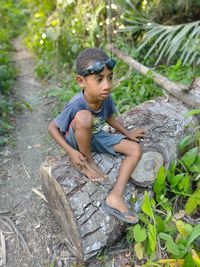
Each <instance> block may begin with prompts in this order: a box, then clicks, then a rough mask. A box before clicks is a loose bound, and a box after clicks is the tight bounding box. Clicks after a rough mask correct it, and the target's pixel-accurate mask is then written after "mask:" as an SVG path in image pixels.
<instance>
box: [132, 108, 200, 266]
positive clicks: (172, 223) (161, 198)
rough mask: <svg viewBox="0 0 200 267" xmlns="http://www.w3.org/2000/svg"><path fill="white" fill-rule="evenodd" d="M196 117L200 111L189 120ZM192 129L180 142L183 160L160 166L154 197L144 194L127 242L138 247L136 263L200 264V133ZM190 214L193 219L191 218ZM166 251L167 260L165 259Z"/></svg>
mask: <svg viewBox="0 0 200 267" xmlns="http://www.w3.org/2000/svg"><path fill="white" fill-rule="evenodd" d="M196 114H200V109H196V110H192V111H190V112H188V113H187V114H186V116H191V115H196ZM192 127H193V131H192V133H191V134H189V135H187V136H185V137H184V138H183V139H182V140H181V141H180V144H179V149H180V159H179V160H178V161H176V162H172V163H171V166H170V168H169V169H165V168H164V167H163V166H161V168H160V170H159V172H158V174H157V178H156V181H155V183H154V185H153V191H154V194H155V197H154V198H150V197H149V195H148V194H147V192H145V195H144V200H143V203H142V206H141V209H142V212H141V214H140V224H137V225H135V226H131V227H130V228H129V229H128V233H127V238H128V241H129V242H131V243H132V242H134V243H135V244H134V252H135V255H136V257H137V259H138V260H143V259H145V261H146V263H145V264H144V265H143V266H163V265H164V266H176V264H177V266H199V264H200V257H199V255H198V252H199V247H200V244H199V241H200V224H195V218H197V219H196V221H198V217H199V216H198V209H199V207H200V149H199V148H200V131H199V127H196V126H192V125H190V129H192ZM191 214H193V219H192V218H191V217H189V216H188V215H191ZM165 251H167V253H168V259H163V258H165V257H166V256H165ZM154 264H155V265H154ZM173 264H174V265H173ZM188 264H189V265H188Z"/></svg>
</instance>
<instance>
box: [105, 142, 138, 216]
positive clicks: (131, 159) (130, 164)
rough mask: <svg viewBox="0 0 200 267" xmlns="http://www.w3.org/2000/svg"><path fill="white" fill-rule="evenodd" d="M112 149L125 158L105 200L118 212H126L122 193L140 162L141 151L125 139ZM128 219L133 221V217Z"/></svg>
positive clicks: (133, 143)
mask: <svg viewBox="0 0 200 267" xmlns="http://www.w3.org/2000/svg"><path fill="white" fill-rule="evenodd" d="M113 148H114V150H115V151H116V152H119V153H123V154H124V155H125V158H124V159H123V161H122V163H121V166H120V170H119V174H118V177H117V180H116V183H115V185H114V187H113V189H112V191H111V192H110V193H109V195H108V196H107V198H106V203H107V204H108V205H109V206H110V207H112V208H115V209H117V210H119V211H120V212H128V207H127V205H126V203H125V201H124V198H123V193H124V189H125V186H126V184H127V182H128V180H129V178H130V176H131V174H132V172H133V170H134V169H135V167H136V165H137V163H138V161H139V160H140V157H141V154H142V150H141V146H140V145H139V144H138V143H136V142H134V141H131V140H126V139H123V140H122V141H121V142H120V143H119V144H117V145H114V147H113ZM129 219H131V220H134V216H129Z"/></svg>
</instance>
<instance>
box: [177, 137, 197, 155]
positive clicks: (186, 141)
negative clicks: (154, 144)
mask: <svg viewBox="0 0 200 267" xmlns="http://www.w3.org/2000/svg"><path fill="white" fill-rule="evenodd" d="M193 141H194V137H193V136H191V135H188V136H185V137H184V138H182V139H181V141H180V142H179V144H178V148H179V150H180V151H183V150H184V149H185V148H186V147H187V146H189V145H190V144H191V143H192V142H193Z"/></svg>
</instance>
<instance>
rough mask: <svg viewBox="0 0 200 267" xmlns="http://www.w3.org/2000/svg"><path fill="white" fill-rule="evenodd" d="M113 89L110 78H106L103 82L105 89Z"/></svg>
mask: <svg viewBox="0 0 200 267" xmlns="http://www.w3.org/2000/svg"><path fill="white" fill-rule="evenodd" d="M110 89H111V83H110V81H108V80H105V81H104V83H103V90H107V91H109V90H110Z"/></svg>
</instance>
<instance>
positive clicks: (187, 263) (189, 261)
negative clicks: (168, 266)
mask: <svg viewBox="0 0 200 267" xmlns="http://www.w3.org/2000/svg"><path fill="white" fill-rule="evenodd" d="M183 267H195V264H194V260H193V258H192V254H191V253H188V254H187V256H186V257H185V260H184V264H183Z"/></svg>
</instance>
